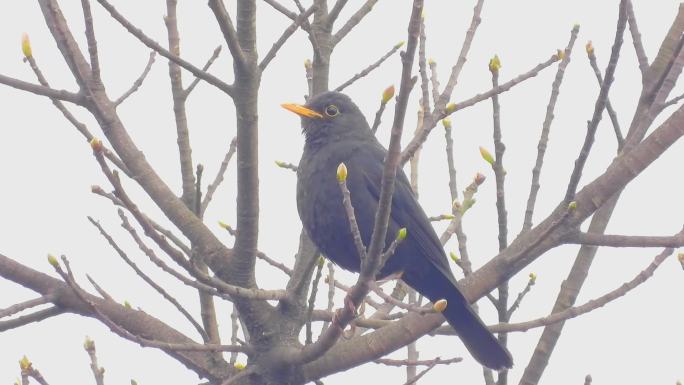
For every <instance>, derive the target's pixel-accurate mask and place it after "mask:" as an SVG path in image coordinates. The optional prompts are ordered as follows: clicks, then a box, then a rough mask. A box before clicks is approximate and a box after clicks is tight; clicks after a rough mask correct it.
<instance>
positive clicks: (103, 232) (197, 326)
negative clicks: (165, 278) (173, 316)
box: [88, 217, 209, 342]
mask: <svg viewBox="0 0 684 385" xmlns="http://www.w3.org/2000/svg"><path fill="white" fill-rule="evenodd" d="M88 220H89V221H90V223H91V224H92V225H93V226H95V227H96V228H97V229H98V231H99V232H100V234H101V235H102V237H104V239H105V240H107V243H109V245H110V246H111V247H112V248H113V249H114V251H116V253H117V254H118V255H119V257H121V259H123V260H124V262H126V264H127V265H128V266H130V267H131V269H133V271H135V273H136V274H137V275H138V276H139V277H140V278H142V280H143V281H145V283H147V284H148V285H150V286H152V288H153V289H154V290H156V291H157V292H158V293H159V294H161V296H162V297H164V299H166V300H167V301H169V302H170V303H171V304H172V305H173V306H174V307H175V308H176V309H177V310H178V311H179V312H180V313H181V314H182V315H183V316H184V317H185V319H187V320H188V321H189V322H190V324H191V325H192V326H193V327H194V328H195V330H197V332H198V333H199V335H200V336H201V337H202V339H203V340H204V341H205V342H208V341H209V337H208V336H207V333H206V332H205V331H204V329H203V328H202V326H201V325H200V324H199V323H198V322H197V321H195V319H194V318H193V317H192V315H191V314H190V313H189V312H188V311H187V310H186V309H185V308H184V307H183V305H181V304H180V302H178V300H176V299H175V298H174V297H173V296H171V295H170V294H169V293H168V292H167V291H166V290H165V289H164V288H163V287H162V286H161V285H159V284H157V283H156V282H155V281H154V280H153V279H152V278H150V277H149V276H148V275H147V274H145V273H144V272H143V271H142V270H140V268H139V267H138V265H136V264H135V262H133V261H132V260H131V259H130V258H129V257H128V255H127V254H126V252H124V251H123V249H121V247H119V245H118V244H117V243H116V241H114V238H112V236H111V235H109V233H107V231H106V230H105V229H104V228H103V227H102V225H100V223H99V222H97V221H96V220H94V219H93V218H91V217H88Z"/></svg>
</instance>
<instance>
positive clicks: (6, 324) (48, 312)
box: [0, 306, 66, 332]
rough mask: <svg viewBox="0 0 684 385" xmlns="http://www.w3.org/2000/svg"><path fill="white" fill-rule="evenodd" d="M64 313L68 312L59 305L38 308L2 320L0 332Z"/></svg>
mask: <svg viewBox="0 0 684 385" xmlns="http://www.w3.org/2000/svg"><path fill="white" fill-rule="evenodd" d="M62 313H66V310H65V309H62V308H60V307H57V306H51V307H49V308H47V309H43V310H38V311H36V312H34V313H31V314H27V315H22V316H19V317H16V318H12V319H10V320H7V321H0V332H4V331H6V330H10V329H15V328H18V327H22V326H25V325H28V324H30V323H33V322H40V321H43V320H45V319H48V318H50V317H54V316H56V315H60V314H62Z"/></svg>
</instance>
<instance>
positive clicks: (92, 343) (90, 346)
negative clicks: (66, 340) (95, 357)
mask: <svg viewBox="0 0 684 385" xmlns="http://www.w3.org/2000/svg"><path fill="white" fill-rule="evenodd" d="M83 349H85V350H86V351H90V350H93V349H95V341H93V340H91V339H90V337H88V336H86V338H85V341H84V342H83Z"/></svg>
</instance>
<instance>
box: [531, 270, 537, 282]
mask: <svg viewBox="0 0 684 385" xmlns="http://www.w3.org/2000/svg"><path fill="white" fill-rule="evenodd" d="M535 282H537V273H535V272H532V273H530V284H532V285H534V283H535Z"/></svg>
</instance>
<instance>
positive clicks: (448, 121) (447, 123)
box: [442, 118, 451, 129]
mask: <svg viewBox="0 0 684 385" xmlns="http://www.w3.org/2000/svg"><path fill="white" fill-rule="evenodd" d="M442 125H443V126H444V128H445V129H449V128H451V119H449V118H444V119H442Z"/></svg>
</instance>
